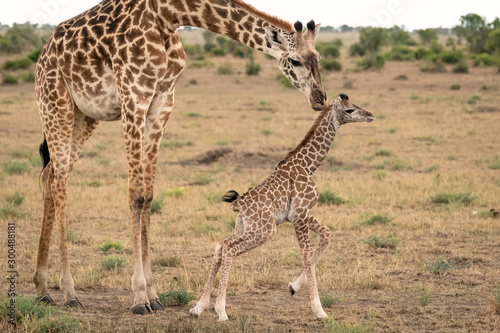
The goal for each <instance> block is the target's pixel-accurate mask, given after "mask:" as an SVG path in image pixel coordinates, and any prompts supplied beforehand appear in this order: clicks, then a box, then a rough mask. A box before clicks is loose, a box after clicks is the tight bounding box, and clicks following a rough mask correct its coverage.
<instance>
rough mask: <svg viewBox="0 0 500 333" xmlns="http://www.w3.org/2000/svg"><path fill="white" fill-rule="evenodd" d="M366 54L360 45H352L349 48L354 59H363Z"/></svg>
mask: <svg viewBox="0 0 500 333" xmlns="http://www.w3.org/2000/svg"><path fill="white" fill-rule="evenodd" d="M365 54H366V51H365V49H364V48H363V46H362V45H361V44H360V43H354V44H351V46H350V47H349V55H350V56H351V57H354V56H357V55H358V56H361V57H362V56H364V55H365Z"/></svg>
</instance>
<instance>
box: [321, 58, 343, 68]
mask: <svg viewBox="0 0 500 333" xmlns="http://www.w3.org/2000/svg"><path fill="white" fill-rule="evenodd" d="M321 66H322V67H323V68H324V69H326V70H327V71H333V70H336V71H340V70H342V65H341V64H340V62H338V61H337V60H335V59H328V58H326V59H323V60H322V61H321Z"/></svg>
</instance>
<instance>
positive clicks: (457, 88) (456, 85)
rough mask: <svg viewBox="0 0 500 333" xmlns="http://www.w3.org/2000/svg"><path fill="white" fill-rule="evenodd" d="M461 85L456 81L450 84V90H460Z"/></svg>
mask: <svg viewBox="0 0 500 333" xmlns="http://www.w3.org/2000/svg"><path fill="white" fill-rule="evenodd" d="M461 87H462V86H461V85H459V84H458V83H454V84H452V85H451V86H450V90H460V88H461Z"/></svg>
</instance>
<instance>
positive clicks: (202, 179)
mask: <svg viewBox="0 0 500 333" xmlns="http://www.w3.org/2000/svg"><path fill="white" fill-rule="evenodd" d="M213 180H214V179H213V178H211V177H210V176H208V175H198V176H195V177H194V178H193V181H192V182H191V184H192V185H200V186H204V185H208V184H210V183H211V182H213Z"/></svg>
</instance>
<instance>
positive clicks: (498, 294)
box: [491, 282, 500, 314]
mask: <svg viewBox="0 0 500 333" xmlns="http://www.w3.org/2000/svg"><path fill="white" fill-rule="evenodd" d="M491 302H492V306H493V312H494V313H497V314H498V313H500V282H498V283H497V286H496V288H495V290H493V291H492V293H491Z"/></svg>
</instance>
